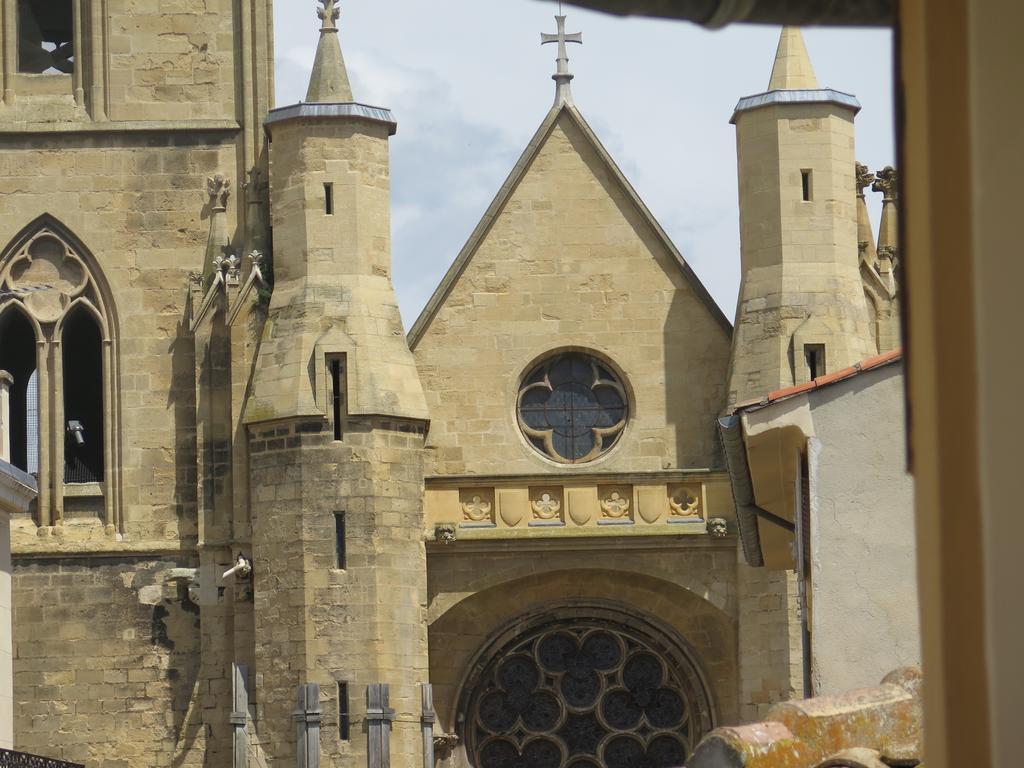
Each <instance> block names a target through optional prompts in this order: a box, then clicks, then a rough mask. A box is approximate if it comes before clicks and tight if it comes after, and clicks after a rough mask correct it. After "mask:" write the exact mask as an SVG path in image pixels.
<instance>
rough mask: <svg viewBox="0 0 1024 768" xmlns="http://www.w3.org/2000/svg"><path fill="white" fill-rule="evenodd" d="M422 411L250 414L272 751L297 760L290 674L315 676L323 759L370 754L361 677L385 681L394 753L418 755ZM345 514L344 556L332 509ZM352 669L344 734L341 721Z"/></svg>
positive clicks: (409, 762) (263, 714) (261, 675)
mask: <svg viewBox="0 0 1024 768" xmlns="http://www.w3.org/2000/svg"><path fill="white" fill-rule="evenodd" d="M422 446H423V425H422V424H420V423H416V422H408V421H400V420H389V419H352V418H350V419H348V420H347V421H346V425H345V439H344V441H334V440H333V435H332V434H331V433H330V426H329V425H328V424H327V423H326V422H324V421H312V420H311V421H303V422H296V423H294V424H291V425H289V424H287V423H279V424H278V425H277V426H260V427H258V428H253V435H252V441H251V443H250V455H251V487H252V493H253V504H252V511H253V560H254V567H255V632H256V636H257V637H258V638H259V642H258V644H257V647H256V665H257V666H256V684H257V686H258V687H259V694H258V695H259V705H258V714H259V719H260V726H259V734H258V738H259V741H260V744H261V745H262V746H263V749H264V751H265V752H266V754H267V756H268V757H269V758H270V764H272V765H287V764H291V763H292V761H294V744H295V726H294V723H293V722H292V721H291V713H292V712H293V711H294V709H295V696H296V686H298V685H299V684H300V683H306V682H316V683H319V684H320V688H321V695H322V700H323V706H324V725H323V729H322V731H321V743H322V749H323V755H324V760H325V761H331V760H333V761H338V762H340V761H344V762H346V763H348V762H351V763H352V764H353V765H356V764H363V763H365V761H366V731H365V728H364V724H365V720H366V686H367V685H368V684H370V683H388V684H390V685H391V706H392V707H393V708H394V709H395V710H396V712H397V720H396V722H395V724H394V727H393V730H392V734H391V754H392V765H396V766H403V767H404V766H414V765H420V764H421V763H422V747H421V738H420V730H419V715H420V692H419V684H420V683H424V682H427V638H426V623H425V621H424V605H425V599H426V597H425V596H426V563H425V555H424V544H423V506H422V504H423V501H422V500H423V474H422V472H423V470H422V450H423V448H422ZM339 512H343V513H344V515H345V518H344V519H345V560H344V563H343V564H342V565H343V566H344V567H339V563H338V562H337V552H336V541H337V539H336V536H335V531H336V528H335V514H336V513H339ZM339 682H346V683H348V690H349V698H350V701H349V703H350V713H351V740H350V741H348V742H343V741H341V740H340V739H339V732H338V698H337V691H338V688H337V683H339Z"/></svg>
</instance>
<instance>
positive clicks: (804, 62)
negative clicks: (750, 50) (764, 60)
mask: <svg viewBox="0 0 1024 768" xmlns="http://www.w3.org/2000/svg"><path fill="white" fill-rule="evenodd" d="M818 88H819V86H818V78H817V77H815V76H814V67H813V66H812V65H811V57H810V56H809V55H808V54H807V46H806V45H805V44H804V36H803V34H801V32H800V29H799V28H797V27H783V29H782V36H781V37H780V38H779V48H778V50H777V51H776V52H775V66H774V67H773V68H772V77H771V80H770V81H769V82H768V90H769V91H815V90H817V89H818Z"/></svg>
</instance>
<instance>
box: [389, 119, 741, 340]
mask: <svg viewBox="0 0 1024 768" xmlns="http://www.w3.org/2000/svg"><path fill="white" fill-rule="evenodd" d="M563 112H565V113H566V114H568V115H569V116H570V117H571V118H572V119H573V121H574V122H575V123H576V125H577V126H578V127H579V129H580V131H581V132H582V133H583V136H584V137H585V138H586V139H587V141H588V142H589V143H590V144H591V146H592V147H593V149H594V151H595V152H596V153H597V156H598V157H599V158H600V159H601V161H602V162H603V163H604V164H605V165H606V166H607V168H608V170H609V171H610V172H611V175H612V178H614V179H615V180H616V181H617V182H618V184H619V186H620V187H621V188H622V189H623V191H624V192H625V193H626V196H627V197H628V199H629V200H630V201H631V202H632V203H633V205H634V206H635V207H636V209H637V211H638V212H639V213H640V215H641V217H642V218H643V219H644V221H646V222H647V224H648V225H649V226H650V227H651V229H652V231H653V232H654V234H655V236H656V237H657V238H658V239H659V240H660V241H661V243H662V244H663V245H664V247H665V249H666V251H667V252H668V253H669V254H670V255H671V256H672V258H673V259H674V261H675V262H676V265H677V266H678V267H679V270H680V272H682V274H683V277H684V278H685V279H686V280H687V282H688V283H689V285H690V287H691V288H692V289H693V291H694V293H695V294H696V295H697V296H698V297H699V298H700V299H701V301H703V302H704V304H705V305H706V306H707V308H708V310H709V311H710V312H711V314H712V316H714V318H715V319H716V320H717V321H718V322H719V323H720V324H721V326H722V327H723V329H724V330H725V332H726V333H727V334H729V335H731V334H732V323H731V322H730V321H729V319H728V318H727V317H726V316H725V314H724V313H723V312H722V310H721V308H720V307H719V306H718V304H717V303H716V302H715V300H714V299H713V298H712V297H711V294H710V293H709V292H708V290H707V288H705V287H704V284H703V283H702V282H701V281H700V278H698V277H697V274H696V273H695V272H694V271H693V269H691V268H690V265H689V264H687V263H686V260H685V259H684V258H683V256H682V254H681V253H680V252H679V249H678V248H676V246H675V244H674V243H673V242H672V240H671V239H670V238H669V236H668V234H667V233H666V232H665V230H663V229H662V228H661V225H660V224H658V222H657V220H656V219H655V218H654V215H653V214H652V213H651V212H650V210H649V209H648V208H647V206H646V205H645V204H644V201H643V200H641V199H640V196H639V195H638V194H637V192H636V190H635V189H634V188H633V185H632V184H630V183H629V180H628V179H627V178H626V176H625V174H623V173H622V170H621V169H620V168H619V166H618V165H617V164H616V163H615V161H614V160H613V159H612V157H611V155H610V154H609V153H608V150H606V149H605V148H604V145H603V144H602V143H601V141H600V139H598V138H597V135H596V134H595V133H594V131H593V129H592V128H591V127H590V126H589V125H588V124H587V121H586V120H584V118H583V115H582V114H580V111H579V110H578V109H577V108H576V107H575V106H573V105H571V104H561V105H558V106H555V107H552V109H551V111H550V112H548V114H547V117H545V118H544V121H543V122H542V123H541V125H540V128H538V129H537V132H536V133H535V134H534V135H533V138H532V139H531V140H530V143H529V144H528V145H527V146H526V150H525V151H524V152H523V154H522V155H521V156H520V157H519V160H518V162H516V164H515V166H514V167H513V168H512V172H511V173H510V174H509V176H508V178H507V179H506V180H505V183H504V184H503V185H502V186H501V189H500V190H498V194H497V195H496V196H495V198H494V200H493V202H491V204H490V206H489V207H488V208H487V211H486V213H484V216H483V218H482V219H481V220H480V223H479V224H477V226H476V229H474V230H473V234H471V235H470V237H469V240H468V241H467V242H466V244H465V246H463V248H462V250H461V251H460V252H459V255H458V256H457V257H456V259H455V261H454V262H452V265H451V267H449V269H448V272H447V273H445V276H444V278H443V279H442V280H441V282H440V284H439V285H438V286H437V289H436V290H435V291H434V293H433V295H432V296H431V297H430V300H429V301H428V302H427V303H426V306H424V307H423V311H422V312H421V313H420V316H419V317H418V318H417V319H416V322H415V323H413V326H412V330H410V331H409V337H408V338H409V347H410V348H411V349H413V350H415V349H416V346H417V345H418V344H419V342H420V340H421V339H422V338H423V336H424V334H425V333H426V331H427V328H428V327H429V326H430V323H431V322H432V321H433V319H434V317H435V316H436V315H437V313H438V312H439V311H440V309H441V307H442V306H443V305H444V302H445V300H446V299H447V298H448V295H449V294H450V293H451V291H452V289H453V288H454V287H455V284H456V283H457V282H458V281H459V278H460V277H461V276H462V273H463V272H464V271H465V270H466V267H467V266H469V263H470V261H472V259H473V256H474V255H475V254H476V252H477V250H478V249H479V248H480V245H481V244H482V243H483V242H484V239H485V238H486V237H487V234H488V233H489V232H490V230H491V227H492V226H493V225H494V223H495V221H496V220H497V218H498V216H500V215H501V212H502V211H503V210H504V209H505V206H506V205H507V204H508V202H509V200H510V199H511V197H512V195H513V194H514V193H515V190H516V188H517V187H518V186H519V183H520V182H521V181H522V180H523V177H524V176H525V175H526V172H527V170H528V169H529V168H530V166H531V164H532V163H533V161H534V160H535V159H536V157H537V155H538V154H539V153H540V151H541V149H542V148H543V146H544V144H545V142H546V141H547V139H548V137H549V136H550V134H551V131H552V130H553V129H554V127H555V125H556V123H557V122H558V119H559V118H560V117H561V115H562V113H563Z"/></svg>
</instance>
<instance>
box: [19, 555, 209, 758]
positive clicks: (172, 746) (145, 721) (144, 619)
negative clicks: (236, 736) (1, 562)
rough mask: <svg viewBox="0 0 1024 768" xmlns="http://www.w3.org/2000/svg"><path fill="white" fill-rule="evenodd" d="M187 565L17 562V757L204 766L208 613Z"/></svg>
mask: <svg viewBox="0 0 1024 768" xmlns="http://www.w3.org/2000/svg"><path fill="white" fill-rule="evenodd" d="M191 564H193V563H190V562H189V561H187V560H185V561H181V560H170V559H157V558H149V559H147V558H131V557H120V558H118V557H107V558H97V559H89V558H70V557H64V558H59V559H58V558H47V559H29V560H26V559H19V560H17V561H16V563H15V567H14V603H15V608H14V683H15V705H14V711H15V734H16V739H15V746H16V748H17V749H19V750H23V751H27V752H31V753H35V754H44V755H49V756H52V757H57V758H63V759H66V760H69V761H74V762H80V763H85V764H87V765H89V766H90V768H132V767H134V766H143V765H146V766H164V765H182V766H202V765H204V764H205V763H204V757H203V753H204V749H205V742H206V729H205V726H204V724H203V718H202V703H201V699H200V695H201V693H202V692H203V690H202V687H201V686H200V685H199V684H198V676H199V655H198V650H199V609H198V608H197V606H196V605H195V604H193V603H192V602H191V601H190V600H189V598H188V591H187V588H186V587H185V586H184V585H183V584H182V585H180V586H179V585H178V584H176V583H174V582H168V581H167V578H166V577H167V575H168V572H169V571H170V570H171V569H173V568H178V567H181V566H189V565H191Z"/></svg>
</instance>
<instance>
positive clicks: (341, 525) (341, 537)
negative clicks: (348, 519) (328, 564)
mask: <svg viewBox="0 0 1024 768" xmlns="http://www.w3.org/2000/svg"><path fill="white" fill-rule="evenodd" d="M345 554H346V553H345V513H344V512H335V513H334V567H335V568H339V569H344V568H345Z"/></svg>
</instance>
